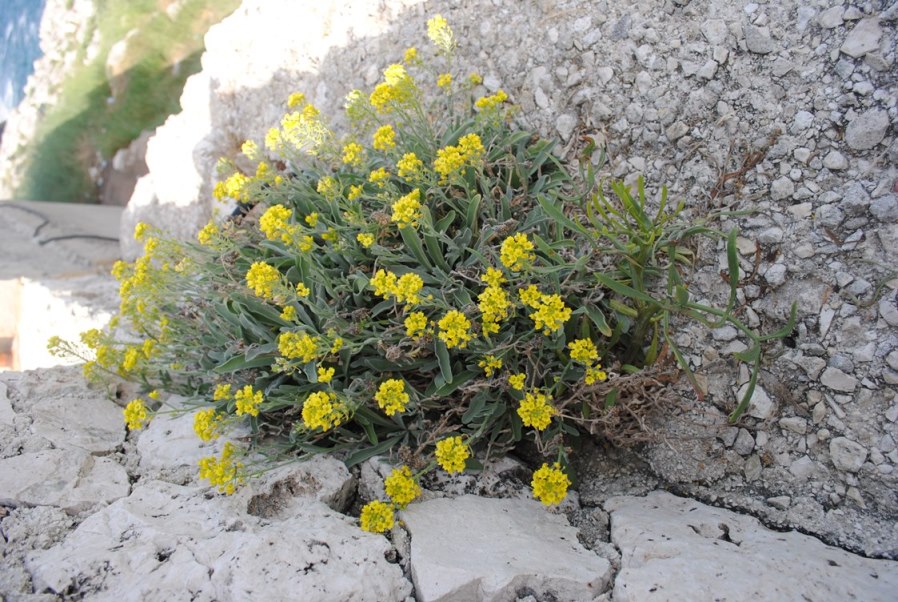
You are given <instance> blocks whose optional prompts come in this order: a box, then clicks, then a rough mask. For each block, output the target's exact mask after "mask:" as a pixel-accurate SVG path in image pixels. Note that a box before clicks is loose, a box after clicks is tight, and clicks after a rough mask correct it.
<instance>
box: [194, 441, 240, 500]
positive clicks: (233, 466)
mask: <svg viewBox="0 0 898 602" xmlns="http://www.w3.org/2000/svg"><path fill="white" fill-rule="evenodd" d="M236 451H237V448H236V447H235V446H234V444H233V443H231V442H230V441H228V442H227V443H225V444H224V449H222V451H221V457H220V458H216V457H215V456H208V457H206V458H201V459H200V462H199V464H200V478H201V479H208V480H209V483H210V484H211V485H212V486H213V487H218V491H219V492H220V493H225V494H227V495H231V494H232V493H234V491H236V489H237V485H238V484H239V483H242V482H243V477H242V476H241V475H240V472H241V471H242V469H243V464H242V463H240V462H237V461H236V459H235V455H236Z"/></svg>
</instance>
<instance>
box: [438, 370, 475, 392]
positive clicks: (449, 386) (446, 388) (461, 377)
mask: <svg viewBox="0 0 898 602" xmlns="http://www.w3.org/2000/svg"><path fill="white" fill-rule="evenodd" d="M476 376H477V373H476V372H471V371H470V370H465V371H464V372H461V373H459V374H456V375H455V378H454V379H453V380H452V381H450V382H447V383H445V384H443V385H440V386H438V387H437V389H436V391H434V392H433V396H434V397H446V396H448V395H451V394H452V393H455V391H457V390H458V389H460V388H461V387H463V386H465V385H466V384H468V383H469V382H471V381H472V380H474V378H475V377H476Z"/></svg>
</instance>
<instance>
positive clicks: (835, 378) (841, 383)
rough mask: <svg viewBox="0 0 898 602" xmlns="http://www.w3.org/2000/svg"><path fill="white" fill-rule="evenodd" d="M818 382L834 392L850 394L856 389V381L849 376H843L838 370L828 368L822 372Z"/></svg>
mask: <svg viewBox="0 0 898 602" xmlns="http://www.w3.org/2000/svg"><path fill="white" fill-rule="evenodd" d="M820 382H821V383H823V384H824V385H825V386H827V387H829V388H830V389H833V390H835V391H842V392H845V393H851V392H852V391H854V390H855V389H856V388H857V379H856V378H855V377H853V376H851V375H849V374H845V373H844V372H843V371H841V370H839V369H838V368H833V367H832V366H830V367H829V368H827V369H826V370H824V371H823V374H822V375H821V376H820Z"/></svg>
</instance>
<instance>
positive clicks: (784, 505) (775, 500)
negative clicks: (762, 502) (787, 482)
mask: <svg viewBox="0 0 898 602" xmlns="http://www.w3.org/2000/svg"><path fill="white" fill-rule="evenodd" d="M767 503H768V504H770V505H771V506H773V507H774V508H776V509H777V510H786V509H788V508H789V505H790V504H791V503H792V498H791V497H789V496H788V495H779V496H776V497H769V498H767Z"/></svg>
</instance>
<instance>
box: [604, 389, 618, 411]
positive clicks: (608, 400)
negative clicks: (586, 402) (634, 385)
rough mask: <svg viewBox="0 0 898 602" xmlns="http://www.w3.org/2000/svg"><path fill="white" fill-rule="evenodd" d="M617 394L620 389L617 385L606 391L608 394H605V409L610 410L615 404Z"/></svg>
mask: <svg viewBox="0 0 898 602" xmlns="http://www.w3.org/2000/svg"><path fill="white" fill-rule="evenodd" d="M619 395H620V391H619V390H618V388H617V387H614V388H613V389H611V391H609V392H608V395H606V396H605V409H606V410H610V409H611V408H613V407H614V406H615V405H616V404H617V398H618V396H619Z"/></svg>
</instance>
